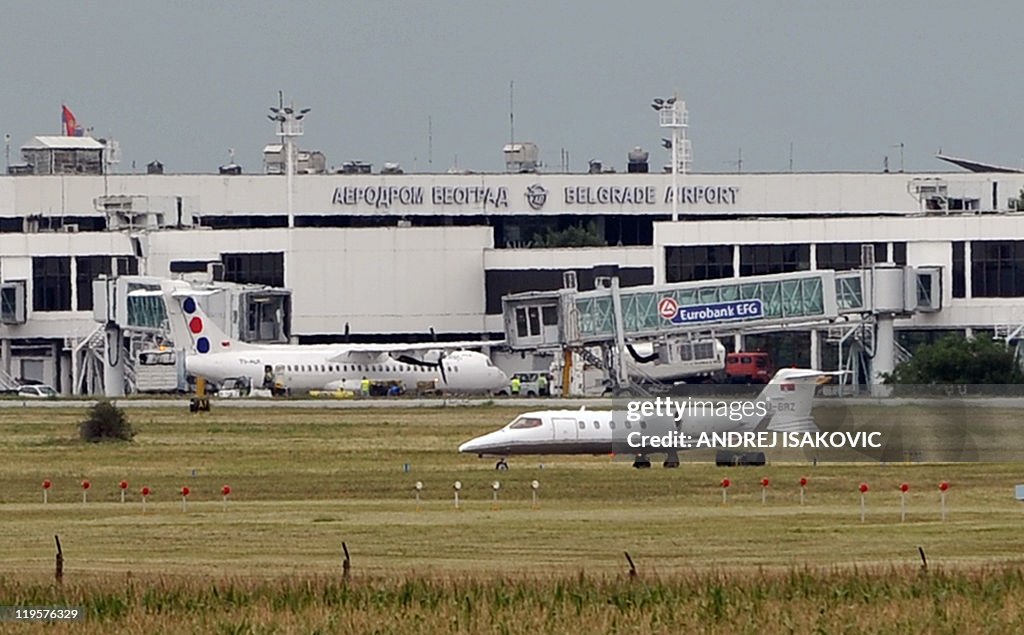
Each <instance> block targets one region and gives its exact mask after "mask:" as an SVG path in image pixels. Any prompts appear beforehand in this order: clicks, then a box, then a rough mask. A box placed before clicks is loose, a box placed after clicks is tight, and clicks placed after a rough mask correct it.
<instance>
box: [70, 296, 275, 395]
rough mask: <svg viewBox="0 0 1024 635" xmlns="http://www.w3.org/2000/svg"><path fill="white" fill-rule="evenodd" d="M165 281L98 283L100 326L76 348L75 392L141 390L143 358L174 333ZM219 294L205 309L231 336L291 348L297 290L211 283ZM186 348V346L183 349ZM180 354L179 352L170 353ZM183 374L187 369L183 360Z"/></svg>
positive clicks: (95, 316) (96, 309) (96, 306)
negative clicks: (287, 344) (288, 344)
mask: <svg viewBox="0 0 1024 635" xmlns="http://www.w3.org/2000/svg"><path fill="white" fill-rule="evenodd" d="M161 281H162V280H161V279H160V278H156V277H152V276H115V277H107V276H100V277H99V278H97V279H96V280H94V281H93V297H94V303H93V319H94V320H95V321H96V322H98V323H99V324H98V325H97V326H96V329H95V330H94V331H93V332H92V334H90V335H89V336H87V337H85V338H83V339H82V340H81V341H79V342H78V343H76V344H75V347H74V355H73V356H72V377H73V381H74V384H73V389H72V390H73V392H74V393H75V394H79V393H80V392H82V390H83V387H87V388H88V390H87V392H89V393H92V392H96V391H97V390H98V389H99V388H100V387H101V386H102V389H103V391H104V393H105V395H106V396H108V397H119V396H122V395H124V394H125V391H126V389H127V390H128V391H129V392H133V391H135V390H136V389H137V388H138V382H137V381H136V378H137V376H136V372H137V371H138V370H139V368H138V367H137V366H136V362H137V361H138V360H139V359H140V358H141V356H142V354H143V353H147V352H153V351H157V350H163V349H164V347H166V346H167V345H168V344H169V339H170V328H169V326H168V324H167V309H166V306H165V305H164V297H163V292H162V291H161V287H160V283H161ZM209 286H210V287H211V289H214V290H217V291H219V293H216V294H213V295H212V296H211V297H210V298H209V299H208V300H207V301H206V306H204V308H205V310H206V311H207V314H208V315H209V316H210V318H211V319H213V320H215V321H216V322H218V324H220V326H221V328H222V329H223V330H224V332H225V333H227V334H228V335H229V336H231V337H233V338H236V339H239V340H241V341H246V342H263V343H285V342H287V341H288V324H289V316H290V314H291V291H290V290H288V289H279V288H273V287H266V286H262V285H241V284H236V283H229V282H215V283H209ZM179 346H180V345H179ZM168 350H170V351H171V352H175V353H177V350H176V349H173V350H172V349H168ZM180 359H182V358H181V357H180V355H179V356H178V357H177V359H176V361H175V364H176V366H178V374H179V375H180V376H181V377H182V378H184V366H183V365H182V364H180V363H179V362H178V361H177V360H180Z"/></svg>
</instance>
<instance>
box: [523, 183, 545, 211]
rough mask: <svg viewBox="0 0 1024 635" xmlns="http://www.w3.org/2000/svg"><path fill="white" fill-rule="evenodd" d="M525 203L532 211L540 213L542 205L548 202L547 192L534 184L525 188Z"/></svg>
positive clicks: (542, 187)
mask: <svg viewBox="0 0 1024 635" xmlns="http://www.w3.org/2000/svg"><path fill="white" fill-rule="evenodd" d="M526 202H527V203H528V204H529V205H530V208H531V209H533V210H534V211H540V208H542V207H544V203H547V202H548V191H547V189H546V188H545V187H544V186H543V185H541V184H540V183H534V184H533V185H531V186H529V187H528V188H526Z"/></svg>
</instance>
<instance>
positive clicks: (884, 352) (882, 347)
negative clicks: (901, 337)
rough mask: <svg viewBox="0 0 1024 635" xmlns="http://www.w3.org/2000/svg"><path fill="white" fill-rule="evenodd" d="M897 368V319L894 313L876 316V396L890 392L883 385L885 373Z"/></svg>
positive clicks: (873, 389) (873, 371)
mask: <svg viewBox="0 0 1024 635" xmlns="http://www.w3.org/2000/svg"><path fill="white" fill-rule="evenodd" d="M895 368H896V320H895V318H894V316H893V314H892V313H879V314H878V315H876V316H875V357H874V359H872V360H871V384H872V386H871V393H872V394H873V395H876V396H885V395H887V394H888V392H889V391H888V389H887V387H885V386H883V385H882V382H883V378H882V375H883V374H888V373H891V372H892V371H893V370H895Z"/></svg>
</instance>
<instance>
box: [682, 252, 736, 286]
mask: <svg viewBox="0 0 1024 635" xmlns="http://www.w3.org/2000/svg"><path fill="white" fill-rule="evenodd" d="M732 250H733V247H732V245H700V246H692V247H690V246H686V247H683V246H681V247H665V280H666V281H668V282H688V281H690V280H714V279H717V278H731V277H733V275H735V270H734V269H733V266H732V253H733V251H732Z"/></svg>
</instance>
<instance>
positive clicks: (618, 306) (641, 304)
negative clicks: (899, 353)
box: [502, 264, 942, 384]
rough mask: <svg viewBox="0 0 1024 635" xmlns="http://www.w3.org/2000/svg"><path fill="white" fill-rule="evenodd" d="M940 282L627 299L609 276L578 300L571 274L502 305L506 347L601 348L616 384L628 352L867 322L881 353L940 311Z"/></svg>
mask: <svg viewBox="0 0 1024 635" xmlns="http://www.w3.org/2000/svg"><path fill="white" fill-rule="evenodd" d="M941 276H942V271H941V268H940V267H937V266H936V267H920V268H913V267H902V266H896V265H891V264H884V265H878V266H871V267H866V268H863V269H855V270H849V271H842V272H837V271H833V270H817V271H802V272H794V273H784V274H774V275H767V276H750V277H743V278H723V279H718V280H704V281H694V282H681V283H675V284H666V285H655V286H645V287H630V288H626V289H622V288H619V286H618V279H617V278H616V277H614V276H609V277H607V278H602V279H598V288H596V289H594V290H592V291H579V290H577V288H576V286H575V276H574V275H572V272H567V274H566V277H565V279H564V287H563V288H562V289H559V290H556V291H542V292H525V293H517V294H512V295H509V296H506V297H505V298H503V299H502V303H503V317H504V325H505V335H506V342H507V343H508V344H509V346H510V348H512V349H513V350H521V351H525V350H549V351H551V350H562V351H565V350H577V351H581V350H583V349H584V348H585V347H595V346H600V347H602V348H603V349H605V352H606V355H605V357H606V359H607V361H608V365H609V366H610V367H611V368H610V371H611V372H610V373H609V374H610V375H612V376H611V377H610V378H609V379H610V380H611V381H612V382H613V383H620V384H621V383H622V381H623V380H622V378H624V377H625V375H624V373H622V372H616V370H615V368H616V366H618V367H620V368H621V367H622V361H621V359H622V358H623V354H622V351H623V350H624V348H625V346H626V344H627V343H636V342H646V341H659V340H665V339H667V338H678V337H698V336H701V335H705V336H707V335H709V334H710V335H713V336H714V337H721V336H723V335H730V334H743V333H752V332H770V331H776V330H787V329H796V328H805V329H807V328H827V327H828V326H829V325H832V324H834V323H836V321H837V319H839V318H841V317H842V318H843V320H842V324H843V326H844V327H850V328H853V327H854V326H858V325H863V324H864V323H865V322H872V324H871V326H872V330H874V328H873V327H874V324H873V323H874V322H879V321H881V322H884V323H885V329H884V331H885V332H884V333H883V334H882V338H883V340H886V341H884V342H881V343H880V345H881V346H886V345H888V344H887V341H888V335H887V333H890V332H891V328H890V327H891V323H892V320H893V318H895V317H897V316H900V317H903V316H908V315H911V314H912V313H914V312H916V311H937V310H939V309H941V303H942V293H941ZM876 339H877V338H874V337H873V338H872V345H873V346H874V345H875V340H876ZM893 346H894V342H893ZM882 359H883V361H884V360H885V359H886V358H885V356H884V355H883V357H882ZM890 370H891V368H890V369H888V370H886V371H885V372H889V371H890ZM616 375H617V376H616Z"/></svg>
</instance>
